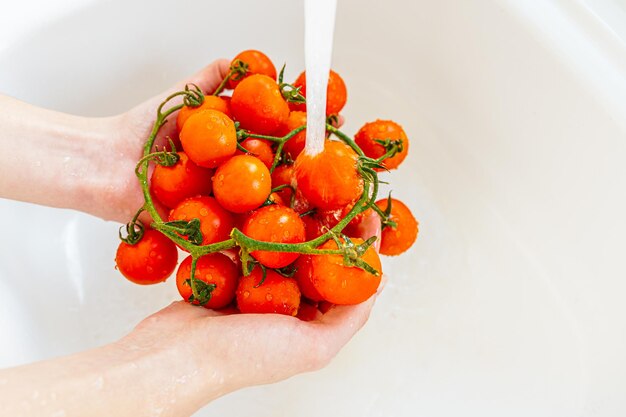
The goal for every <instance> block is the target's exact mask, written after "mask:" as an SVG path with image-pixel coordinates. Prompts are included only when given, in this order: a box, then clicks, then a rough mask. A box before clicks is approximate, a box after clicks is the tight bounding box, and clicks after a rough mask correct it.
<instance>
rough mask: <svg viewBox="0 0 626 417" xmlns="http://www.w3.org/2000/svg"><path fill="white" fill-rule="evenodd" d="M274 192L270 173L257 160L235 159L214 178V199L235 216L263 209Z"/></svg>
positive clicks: (246, 157) (248, 156) (245, 156)
mask: <svg viewBox="0 0 626 417" xmlns="http://www.w3.org/2000/svg"><path fill="white" fill-rule="evenodd" d="M271 191H272V179H271V176H270V171H269V169H267V167H266V166H265V164H263V162H262V161H261V160H260V159H258V158H256V157H254V156H250V155H235V156H233V157H232V158H230V159H229V160H228V161H226V162H225V163H224V164H222V165H221V166H220V167H218V168H217V170H216V171H215V174H214V175H213V195H215V198H216V199H217V201H218V202H219V203H220V204H221V205H222V206H223V207H224V208H225V209H227V210H229V211H232V212H233V213H245V212H247V211H250V210H254V209H255V208H257V207H259V206H261V204H263V203H264V202H265V200H267V197H268V196H269V195H270V192H271Z"/></svg>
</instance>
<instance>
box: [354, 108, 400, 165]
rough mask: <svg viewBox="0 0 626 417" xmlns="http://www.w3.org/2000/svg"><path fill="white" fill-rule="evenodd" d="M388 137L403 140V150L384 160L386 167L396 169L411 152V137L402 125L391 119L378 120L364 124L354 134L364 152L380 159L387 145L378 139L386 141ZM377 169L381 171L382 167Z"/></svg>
mask: <svg viewBox="0 0 626 417" xmlns="http://www.w3.org/2000/svg"><path fill="white" fill-rule="evenodd" d="M386 139H391V140H394V141H401V142H402V151H401V152H398V153H396V154H395V155H394V156H392V157H391V158H385V159H384V160H383V162H382V163H383V165H384V166H385V168H387V169H396V168H398V166H399V165H400V164H401V163H402V161H404V159H405V158H406V156H407V155H408V153H409V138H408V137H407V136H406V133H404V129H402V126H400V125H399V124H397V123H396V122H393V121H391V120H376V121H374V122H370V123H366V124H365V125H363V127H361V129H359V131H358V132H357V133H356V135H355V136H354V141H355V142H356V144H357V145H359V147H360V148H361V149H362V150H363V153H365V155H367V156H369V157H370V158H374V159H378V158H380V157H382V156H383V155H385V153H386V150H385V147H384V146H383V145H381V144H380V143H378V142H376V140H383V141H384V140H386ZM377 170H378V171H381V169H380V168H377Z"/></svg>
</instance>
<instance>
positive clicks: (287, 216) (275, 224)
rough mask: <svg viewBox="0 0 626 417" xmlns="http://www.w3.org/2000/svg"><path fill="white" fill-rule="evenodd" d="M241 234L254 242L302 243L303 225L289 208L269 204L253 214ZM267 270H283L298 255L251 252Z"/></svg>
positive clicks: (292, 253) (303, 235)
mask: <svg viewBox="0 0 626 417" xmlns="http://www.w3.org/2000/svg"><path fill="white" fill-rule="evenodd" d="M242 232H243V233H244V234H245V235H246V236H249V237H251V238H252V239H255V240H260V241H263V242H275V243H302V242H304V240H305V231H304V223H302V220H301V219H300V216H298V213H296V212H295V211H293V210H292V209H290V208H289V207H285V206H279V205H276V204H271V205H269V206H265V207H261V208H260V209H258V210H256V211H255V212H253V213H252V214H251V215H250V217H248V219H247V220H246V222H245V223H244V225H243V230H242ZM251 255H252V256H254V257H255V258H256V260H257V261H259V262H260V263H261V264H263V265H265V266H267V267H268V268H283V267H285V266H287V265H289V264H290V263H292V262H293V261H295V260H296V259H297V258H298V256H300V254H299V253H294V252H268V251H262V250H257V251H253V252H251Z"/></svg>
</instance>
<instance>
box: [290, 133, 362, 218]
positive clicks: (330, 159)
mask: <svg viewBox="0 0 626 417" xmlns="http://www.w3.org/2000/svg"><path fill="white" fill-rule="evenodd" d="M295 173H296V180H297V183H298V189H299V190H300V191H301V192H302V194H303V195H304V197H305V198H306V199H307V200H308V202H309V203H310V204H311V205H312V206H313V207H317V208H320V209H322V210H333V209H338V208H342V207H343V206H345V205H346V204H349V203H351V202H353V201H355V200H357V199H358V198H359V197H360V196H361V193H362V192H363V179H362V178H361V176H360V175H359V172H358V171H357V154H356V152H354V150H352V148H350V147H349V146H348V145H346V144H344V143H342V142H337V141H326V144H325V146H324V150H323V151H322V152H320V153H319V154H317V155H315V156H311V155H309V154H308V153H306V152H303V153H301V154H300V156H298V159H296V163H295Z"/></svg>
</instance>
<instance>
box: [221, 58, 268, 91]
mask: <svg viewBox="0 0 626 417" xmlns="http://www.w3.org/2000/svg"><path fill="white" fill-rule="evenodd" d="M236 60H239V61H242V62H245V63H246V64H248V71H247V72H246V74H245V75H244V76H243V77H241V76H237V75H235V77H234V78H237V77H241V78H238V79H237V80H234V79H232V78H231V79H230V80H228V88H230V89H233V88H235V87H237V85H239V83H240V82H241V81H242V80H243V79H244V78H245V77H249V76H250V75H254V74H263V75H267V76H268V77H270V78H271V79H273V80H275V79H276V67H274V64H273V63H272V61H271V60H270V59H269V58H268V57H267V55H265V54H264V53H263V52H261V51H255V50H254V49H250V50H248V51H243V52H240V53H239V54H238V55H237V56H236V57H235V58H234V59H233V60H232V61H231V63H230V65H231V67H232V66H233V64H234V63H235V61H236Z"/></svg>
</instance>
